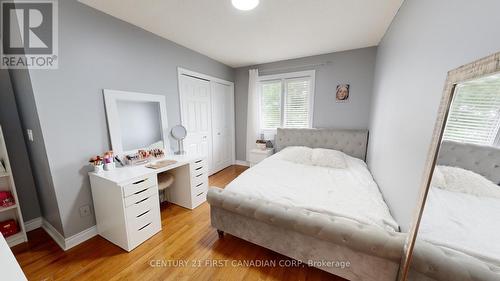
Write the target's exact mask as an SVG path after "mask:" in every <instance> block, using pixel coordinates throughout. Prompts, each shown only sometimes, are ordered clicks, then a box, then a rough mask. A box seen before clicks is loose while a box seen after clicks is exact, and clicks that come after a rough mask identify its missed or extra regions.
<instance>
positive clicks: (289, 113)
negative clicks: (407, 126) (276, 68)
mask: <svg viewBox="0 0 500 281" xmlns="http://www.w3.org/2000/svg"><path fill="white" fill-rule="evenodd" d="M261 78H262V79H261V82H260V85H261V99H260V100H261V129H262V130H264V131H266V130H275V129H276V128H309V127H311V123H312V122H311V121H312V100H313V96H314V87H313V85H314V72H313V71H307V72H300V73H286V74H280V75H272V76H263V77H261Z"/></svg>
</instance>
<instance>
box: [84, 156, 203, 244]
mask: <svg viewBox="0 0 500 281" xmlns="http://www.w3.org/2000/svg"><path fill="white" fill-rule="evenodd" d="M164 159H168V160H176V161H177V163H174V164H171V165H168V166H165V167H162V168H159V169H151V168H147V167H146V166H145V165H137V166H126V167H121V168H116V169H114V170H111V171H102V172H99V173H95V172H91V173H89V176H90V184H91V188H92V197H93V201H94V210H95V216H96V222H97V232H98V234H99V235H101V236H102V237H104V238H105V239H107V240H109V241H110V242H112V243H114V244H116V245H118V246H120V247H121V248H123V249H125V250H127V251H129V252H130V251H131V250H133V249H134V248H135V247H137V246H138V245H140V244H141V243H143V242H144V241H146V240H147V239H149V238H150V237H151V236H153V235H154V234H156V233H158V232H159V231H160V230H161V217H160V204H159V197H158V174H160V173H163V172H168V173H170V174H172V175H173V176H174V182H173V184H172V185H171V186H170V187H168V188H167V190H166V197H167V201H169V202H171V203H174V204H177V205H179V206H182V207H185V208H188V209H194V208H196V207H197V206H199V205H200V204H201V203H203V202H205V201H206V196H207V190H208V167H207V160H206V158H204V157H200V156H194V155H192V156H189V155H168V156H166V157H165V158H164ZM164 159H157V160H155V161H154V162H156V161H161V160H164Z"/></svg>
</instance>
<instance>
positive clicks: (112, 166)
mask: <svg viewBox="0 0 500 281" xmlns="http://www.w3.org/2000/svg"><path fill="white" fill-rule="evenodd" d="M115 168H116V166H115V162H111V163H106V164H104V171H111V170H114V169H115Z"/></svg>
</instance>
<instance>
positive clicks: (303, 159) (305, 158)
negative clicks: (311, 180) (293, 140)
mask: <svg viewBox="0 0 500 281" xmlns="http://www.w3.org/2000/svg"><path fill="white" fill-rule="evenodd" d="M279 154H280V155H281V157H280V158H281V159H282V160H286V161H290V162H294V163H299V164H304V165H312V160H311V157H312V149H311V148H309V147H306V146H289V147H287V148H285V149H283V150H282V151H281V152H280V153H279Z"/></svg>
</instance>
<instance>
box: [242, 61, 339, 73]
mask: <svg viewBox="0 0 500 281" xmlns="http://www.w3.org/2000/svg"><path fill="white" fill-rule="evenodd" d="M331 63H332V62H331V61H327V62H323V63H315V64H305V65H297V66H290V67H279V68H270V69H263V70H260V69H259V67H255V68H257V69H259V73H266V72H276V71H283V70H293V69H299V68H311V67H321V66H326V65H328V64H331ZM251 69H252V67H251Z"/></svg>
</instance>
